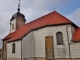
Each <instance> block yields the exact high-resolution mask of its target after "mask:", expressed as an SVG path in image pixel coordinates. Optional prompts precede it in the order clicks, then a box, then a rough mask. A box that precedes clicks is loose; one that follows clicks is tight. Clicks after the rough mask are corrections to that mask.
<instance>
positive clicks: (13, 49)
mask: <svg viewBox="0 0 80 60" xmlns="http://www.w3.org/2000/svg"><path fill="white" fill-rule="evenodd" d="M12 53H15V43H13V44H12Z"/></svg>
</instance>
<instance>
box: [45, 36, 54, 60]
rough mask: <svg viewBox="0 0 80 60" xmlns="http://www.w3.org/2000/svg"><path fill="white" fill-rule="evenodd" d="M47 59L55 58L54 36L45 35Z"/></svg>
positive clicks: (52, 59)
mask: <svg viewBox="0 0 80 60" xmlns="http://www.w3.org/2000/svg"><path fill="white" fill-rule="evenodd" d="M45 51H46V60H54V47H53V37H52V36H47V37H45Z"/></svg>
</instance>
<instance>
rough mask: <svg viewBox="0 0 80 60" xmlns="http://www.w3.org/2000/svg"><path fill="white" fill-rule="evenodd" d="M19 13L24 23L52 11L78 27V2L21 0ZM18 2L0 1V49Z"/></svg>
mask: <svg viewBox="0 0 80 60" xmlns="http://www.w3.org/2000/svg"><path fill="white" fill-rule="evenodd" d="M20 4H21V6H20V12H21V13H23V14H24V15H25V17H26V20H27V21H26V23H28V22H30V21H32V20H35V19H37V18H39V17H41V16H43V15H46V14H48V13H50V12H52V11H54V9H55V10H56V11H57V12H59V13H60V14H62V15H63V16H65V17H67V18H68V19H70V20H71V21H72V22H74V23H75V24H76V25H78V26H79V27H80V0H21V1H20ZM17 8H18V0H0V48H1V46H2V42H1V39H3V38H4V37H5V36H6V35H7V34H8V33H9V31H10V19H11V17H12V16H13V15H14V14H15V13H16V12H17Z"/></svg>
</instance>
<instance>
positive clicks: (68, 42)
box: [66, 25, 71, 58]
mask: <svg viewBox="0 0 80 60" xmlns="http://www.w3.org/2000/svg"><path fill="white" fill-rule="evenodd" d="M68 26H69V25H68ZM68 26H66V32H67V39H68V47H69V57H70V58H71V51H70V43H69V35H68Z"/></svg>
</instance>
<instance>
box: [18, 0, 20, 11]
mask: <svg viewBox="0 0 80 60" xmlns="http://www.w3.org/2000/svg"><path fill="white" fill-rule="evenodd" d="M19 11H20V0H19V3H18V12H19Z"/></svg>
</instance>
